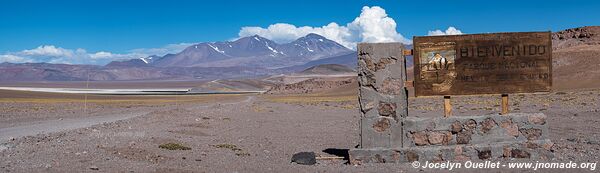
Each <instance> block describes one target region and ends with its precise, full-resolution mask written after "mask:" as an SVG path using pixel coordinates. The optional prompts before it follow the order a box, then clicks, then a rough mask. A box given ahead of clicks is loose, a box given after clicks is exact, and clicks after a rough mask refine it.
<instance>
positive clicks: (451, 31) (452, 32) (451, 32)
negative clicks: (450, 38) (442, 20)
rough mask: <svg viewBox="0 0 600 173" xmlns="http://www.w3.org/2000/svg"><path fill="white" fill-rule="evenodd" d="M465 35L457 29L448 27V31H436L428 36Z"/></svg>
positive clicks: (430, 32)
mask: <svg viewBox="0 0 600 173" xmlns="http://www.w3.org/2000/svg"><path fill="white" fill-rule="evenodd" d="M460 34H463V33H462V32H461V31H460V30H458V29H456V28H455V27H452V26H451V27H448V29H446V31H445V32H444V31H441V30H439V29H438V30H435V31H429V32H428V33H427V35H429V36H435V35H460Z"/></svg>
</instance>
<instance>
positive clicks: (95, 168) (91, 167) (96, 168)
mask: <svg viewBox="0 0 600 173" xmlns="http://www.w3.org/2000/svg"><path fill="white" fill-rule="evenodd" d="M90 169H91V170H95V171H97V170H100V168H98V167H97V166H90Z"/></svg>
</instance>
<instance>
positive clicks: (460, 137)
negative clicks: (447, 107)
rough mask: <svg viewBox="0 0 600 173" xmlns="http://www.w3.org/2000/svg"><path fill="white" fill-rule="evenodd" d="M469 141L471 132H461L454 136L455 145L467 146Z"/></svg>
mask: <svg viewBox="0 0 600 173" xmlns="http://www.w3.org/2000/svg"><path fill="white" fill-rule="evenodd" d="M469 141H471V131H462V132H460V133H458V134H456V143H457V144H468V143H469Z"/></svg>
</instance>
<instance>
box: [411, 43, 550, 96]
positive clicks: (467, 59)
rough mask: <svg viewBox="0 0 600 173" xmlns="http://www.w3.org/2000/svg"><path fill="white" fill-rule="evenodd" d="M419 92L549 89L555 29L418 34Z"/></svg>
mask: <svg viewBox="0 0 600 173" xmlns="http://www.w3.org/2000/svg"><path fill="white" fill-rule="evenodd" d="M413 41H414V52H413V53H414V75H415V78H414V87H415V95H416V96H433V95H471V94H508V93H525V92H547V91H550V89H551V88H552V40H551V36H550V32H518V33H494V34H468V35H449V36H427V37H414V39H413Z"/></svg>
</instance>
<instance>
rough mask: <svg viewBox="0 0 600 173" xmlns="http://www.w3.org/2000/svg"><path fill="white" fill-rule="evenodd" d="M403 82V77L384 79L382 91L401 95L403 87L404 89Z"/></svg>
mask: <svg viewBox="0 0 600 173" xmlns="http://www.w3.org/2000/svg"><path fill="white" fill-rule="evenodd" d="M403 82H404V81H403V80H402V79H393V78H386V79H385V80H383V85H382V86H381V93H382V94H389V95H399V94H400V93H401V91H402V89H404V88H403V85H404V84H403Z"/></svg>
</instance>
